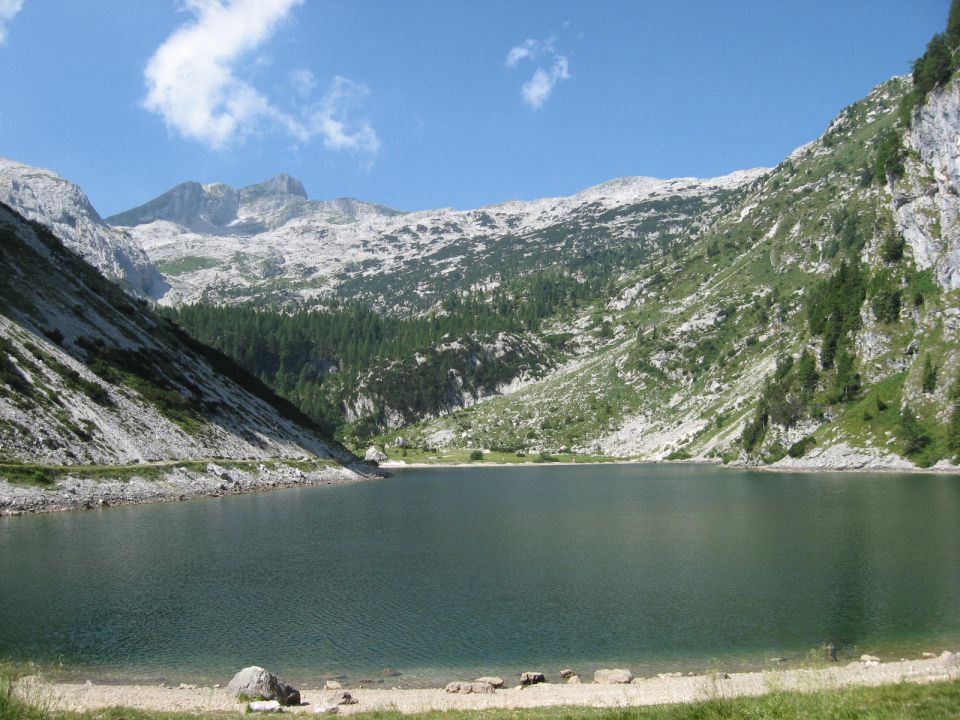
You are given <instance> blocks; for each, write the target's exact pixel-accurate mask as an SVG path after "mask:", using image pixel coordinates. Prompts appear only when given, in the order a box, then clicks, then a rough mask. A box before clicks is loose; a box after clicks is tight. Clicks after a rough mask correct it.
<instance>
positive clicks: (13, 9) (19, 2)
mask: <svg viewBox="0 0 960 720" xmlns="http://www.w3.org/2000/svg"><path fill="white" fill-rule="evenodd" d="M22 7H23V0H0V45H3V43H5V42H6V40H7V23H8V22H10V21H11V20H13V16H14V15H16V14H17V13H18V12H20V8H22Z"/></svg>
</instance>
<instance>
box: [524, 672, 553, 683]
mask: <svg viewBox="0 0 960 720" xmlns="http://www.w3.org/2000/svg"><path fill="white" fill-rule="evenodd" d="M546 681H547V679H546V678H545V677H544V675H543V673H542V672H536V671H529V672H525V673H520V684H521V685H537V684H538V683H542V682H546Z"/></svg>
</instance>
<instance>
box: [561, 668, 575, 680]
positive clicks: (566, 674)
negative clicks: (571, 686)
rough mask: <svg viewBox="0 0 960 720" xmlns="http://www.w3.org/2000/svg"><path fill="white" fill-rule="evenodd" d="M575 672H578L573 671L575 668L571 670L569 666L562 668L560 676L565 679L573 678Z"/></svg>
mask: <svg viewBox="0 0 960 720" xmlns="http://www.w3.org/2000/svg"><path fill="white" fill-rule="evenodd" d="M575 674H576V673H575V672H573V670H571V669H570V668H567V669H566V670H561V671H560V677H562V678H563V679H564V680H569V679H570V678H572V677H573V676H574V675H575Z"/></svg>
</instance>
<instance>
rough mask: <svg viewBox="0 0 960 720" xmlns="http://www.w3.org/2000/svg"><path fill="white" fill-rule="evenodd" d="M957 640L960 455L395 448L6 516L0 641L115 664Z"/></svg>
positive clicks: (396, 665) (424, 678)
mask: <svg viewBox="0 0 960 720" xmlns="http://www.w3.org/2000/svg"><path fill="white" fill-rule="evenodd" d="M827 640H834V641H839V642H843V643H847V645H848V648H849V649H848V652H850V653H856V654H859V652H861V651H873V652H880V653H887V654H888V655H889V654H896V653H905V652H907V651H914V652H916V651H919V650H942V649H960V478H958V477H947V476H923V475H910V476H892V475H836V474H833V475H829V474H791V475H783V474H774V473H763V472H742V471H735V470H727V469H722V468H713V467H702V466H676V467H674V466H670V467H659V466H622V465H621V466H585V467H529V468H526V467H524V468H515V469H514V468H489V469H430V470H406V471H398V472H397V473H396V474H395V476H394V477H392V478H390V479H388V480H384V481H374V482H367V483H361V484H354V485H344V486H332V487H318V488H305V489H297V490H285V491H278V492H272V493H262V494H255V495H247V496H240V497H230V498H222V499H211V500H203V501H196V502H187V503H180V504H171V505H152V506H140V507H124V508H111V509H108V510H102V511H91V512H82V513H66V514H59V515H46V516H35V517H19V518H7V519H0V657H13V658H16V659H32V660H39V661H45V662H50V661H56V660H62V661H63V662H64V663H65V664H66V666H67V667H68V668H70V669H71V670H72V671H73V673H74V674H76V675H78V676H81V677H89V678H93V679H101V680H150V681H155V680H158V679H166V680H169V681H177V682H179V681H181V680H183V681H206V682H225V681H226V680H227V679H229V677H230V675H231V674H232V673H233V672H234V671H236V670H237V669H239V668H240V667H243V666H245V665H250V664H261V665H265V666H267V667H269V668H271V669H275V670H276V671H278V672H280V673H282V674H284V675H285V676H286V677H288V678H290V679H293V680H296V681H299V682H313V681H318V682H319V681H320V679H321V678H324V677H331V676H335V675H344V676H346V678H347V679H348V681H357V680H359V679H362V678H372V679H376V678H382V677H383V670H384V669H385V668H392V669H395V670H396V671H398V672H399V673H400V674H399V675H397V676H395V677H390V678H387V679H386V680H385V682H386V683H387V684H388V685H400V686H405V685H417V684H433V683H437V682H441V681H445V680H449V679H452V678H471V677H474V676H476V675H478V674H480V673H481V672H482V673H503V674H505V675H510V674H513V673H516V672H519V671H521V670H529V669H542V670H544V671H546V672H548V674H549V673H551V672H553V673H556V672H557V671H558V670H559V669H560V668H561V667H564V666H572V667H575V668H578V669H579V670H580V671H581V672H584V673H589V672H592V670H593V669H595V668H597V667H601V666H611V665H613V666H628V667H631V668H633V669H634V671H635V672H638V671H639V672H641V673H645V672H653V671H659V670H670V669H683V670H686V669H704V668H716V667H723V668H727V669H731V668H734V667H738V666H744V665H759V664H763V663H764V662H766V660H767V659H768V658H770V657H772V656H780V657H785V658H787V659H800V658H802V657H803V656H804V655H805V654H806V653H807V652H809V651H810V650H811V649H812V648H815V647H819V646H820V645H821V644H822V643H823V642H825V641H827Z"/></svg>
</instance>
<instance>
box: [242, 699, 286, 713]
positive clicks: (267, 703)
mask: <svg viewBox="0 0 960 720" xmlns="http://www.w3.org/2000/svg"><path fill="white" fill-rule="evenodd" d="M249 708H250V712H283V708H282V707H280V703H279V702H277V701H276V700H254V701H253V702H252V703H250V705H249Z"/></svg>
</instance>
